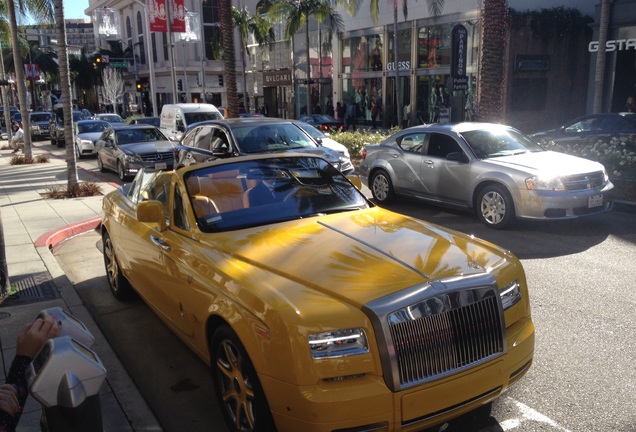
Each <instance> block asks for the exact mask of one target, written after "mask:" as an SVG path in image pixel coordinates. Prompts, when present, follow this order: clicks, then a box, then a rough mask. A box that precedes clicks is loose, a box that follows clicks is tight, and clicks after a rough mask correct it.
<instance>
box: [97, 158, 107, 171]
mask: <svg viewBox="0 0 636 432" xmlns="http://www.w3.org/2000/svg"><path fill="white" fill-rule="evenodd" d="M97 168H99V172H106V167H105V166H104V163H103V162H102V158H100V157H99V154H98V155H97Z"/></svg>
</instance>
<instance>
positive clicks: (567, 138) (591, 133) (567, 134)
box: [530, 113, 636, 144]
mask: <svg viewBox="0 0 636 432" xmlns="http://www.w3.org/2000/svg"><path fill="white" fill-rule="evenodd" d="M620 134H634V135H636V114H634V113H604V114H591V115H586V116H583V117H578V118H576V119H574V120H571V121H569V122H567V123H565V124H563V125H561V126H559V127H558V128H556V129H552V130H548V131H544V132H537V133H534V134H532V135H530V137H531V138H533V139H535V140H536V141H539V142H541V141H542V140H544V141H554V142H556V143H561V144H565V143H590V144H593V143H595V142H596V141H598V140H599V139H600V138H607V137H611V136H614V135H620Z"/></svg>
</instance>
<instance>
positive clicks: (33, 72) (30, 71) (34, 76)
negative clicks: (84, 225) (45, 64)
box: [24, 64, 40, 81]
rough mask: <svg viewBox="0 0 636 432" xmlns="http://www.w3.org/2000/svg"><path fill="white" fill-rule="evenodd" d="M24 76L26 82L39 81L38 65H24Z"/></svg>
mask: <svg viewBox="0 0 636 432" xmlns="http://www.w3.org/2000/svg"><path fill="white" fill-rule="evenodd" d="M24 75H25V78H26V79H27V80H33V81H39V80H40V65H36V64H25V65H24Z"/></svg>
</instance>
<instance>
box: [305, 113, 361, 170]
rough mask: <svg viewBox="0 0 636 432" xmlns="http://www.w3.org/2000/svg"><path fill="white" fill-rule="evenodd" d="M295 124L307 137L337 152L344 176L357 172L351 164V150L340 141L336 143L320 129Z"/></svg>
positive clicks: (306, 124) (308, 125)
mask: <svg viewBox="0 0 636 432" xmlns="http://www.w3.org/2000/svg"><path fill="white" fill-rule="evenodd" d="M294 124H295V125H296V126H298V127H299V128H301V129H302V130H303V131H304V132H305V133H306V134H307V135H309V136H310V137H312V138H313V139H314V141H316V142H317V143H318V144H319V145H321V146H325V147H327V148H330V149H331V150H334V151H337V152H338V155H339V156H340V171H342V173H343V174H352V173H353V172H354V171H355V167H354V166H353V164H352V163H351V155H350V154H349V149H348V148H347V147H345V146H344V145H343V144H340V143H339V142H338V141H334V140H333V139H331V138H330V137H328V136H327V135H325V134H324V133H322V132H320V131H319V130H318V129H316V128H315V127H313V126H312V125H310V124H309V123H305V122H301V121H295V122H294Z"/></svg>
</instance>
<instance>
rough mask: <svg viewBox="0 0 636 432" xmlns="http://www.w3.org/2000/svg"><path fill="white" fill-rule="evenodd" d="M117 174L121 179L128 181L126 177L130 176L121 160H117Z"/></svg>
mask: <svg viewBox="0 0 636 432" xmlns="http://www.w3.org/2000/svg"><path fill="white" fill-rule="evenodd" d="M117 176H118V177H119V180H121V181H126V179H127V178H128V176H127V175H126V172H125V171H124V166H123V165H122V163H121V162H119V161H118V162H117Z"/></svg>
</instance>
